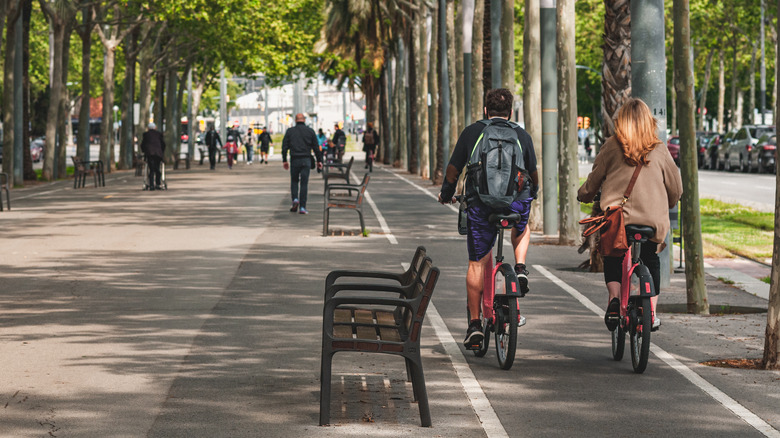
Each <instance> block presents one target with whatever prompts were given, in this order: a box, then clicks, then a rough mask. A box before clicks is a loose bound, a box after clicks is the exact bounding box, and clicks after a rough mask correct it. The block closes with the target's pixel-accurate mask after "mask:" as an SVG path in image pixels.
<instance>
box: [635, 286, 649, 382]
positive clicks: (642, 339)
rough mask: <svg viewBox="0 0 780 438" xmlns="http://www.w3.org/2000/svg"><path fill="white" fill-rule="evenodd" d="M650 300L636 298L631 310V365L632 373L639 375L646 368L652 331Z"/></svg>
mask: <svg viewBox="0 0 780 438" xmlns="http://www.w3.org/2000/svg"><path fill="white" fill-rule="evenodd" d="M650 309H651V307H650V298H647V297H644V298H639V297H637V298H636V300H635V301H634V306H633V309H632V320H633V322H632V328H631V365H632V366H633V367H634V372H635V373H638V374H641V373H643V372H644V371H645V368H647V359H648V357H649V355H650V331H651V330H652V325H653V321H652V312H651V310H650Z"/></svg>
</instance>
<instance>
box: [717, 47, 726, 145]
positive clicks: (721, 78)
mask: <svg viewBox="0 0 780 438" xmlns="http://www.w3.org/2000/svg"><path fill="white" fill-rule="evenodd" d="M725 118H726V60H725V53H723V49H722V48H721V49H720V51H719V52H718V128H717V131H720V132H725V131H726V125H725V124H724V122H725Z"/></svg>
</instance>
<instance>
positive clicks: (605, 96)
mask: <svg viewBox="0 0 780 438" xmlns="http://www.w3.org/2000/svg"><path fill="white" fill-rule="evenodd" d="M604 7H605V15H604V45H602V46H601V48H602V49H603V50H604V63H603V67H602V73H603V75H602V79H601V83H602V85H603V90H604V91H603V93H602V96H601V99H602V114H603V116H604V137H605V138H607V137H610V136H612V135H613V134H614V133H615V125H614V124H613V123H612V119H613V118H614V117H615V116H616V115H617V111H618V109H619V108H620V107H621V106H623V103H624V102H625V101H626V99H628V98H629V97H631V11H630V10H629V0H604Z"/></svg>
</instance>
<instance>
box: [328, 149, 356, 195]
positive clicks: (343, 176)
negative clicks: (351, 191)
mask: <svg viewBox="0 0 780 438" xmlns="http://www.w3.org/2000/svg"><path fill="white" fill-rule="evenodd" d="M354 162H355V157H351V158H350V159H349V162H348V163H347V164H341V163H328V164H325V165H324V166H322V178H323V179H324V180H325V191H327V190H328V180H329V179H331V178H335V179H339V180H344V184H352V181H350V180H349V176H350V172H351V171H352V163H354Z"/></svg>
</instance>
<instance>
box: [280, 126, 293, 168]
mask: <svg viewBox="0 0 780 438" xmlns="http://www.w3.org/2000/svg"><path fill="white" fill-rule="evenodd" d="M290 129H292V128H290ZM290 129H288V130H287V133H285V134H284V138H283V139H282V163H286V162H287V150H289V149H290Z"/></svg>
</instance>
